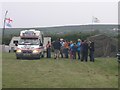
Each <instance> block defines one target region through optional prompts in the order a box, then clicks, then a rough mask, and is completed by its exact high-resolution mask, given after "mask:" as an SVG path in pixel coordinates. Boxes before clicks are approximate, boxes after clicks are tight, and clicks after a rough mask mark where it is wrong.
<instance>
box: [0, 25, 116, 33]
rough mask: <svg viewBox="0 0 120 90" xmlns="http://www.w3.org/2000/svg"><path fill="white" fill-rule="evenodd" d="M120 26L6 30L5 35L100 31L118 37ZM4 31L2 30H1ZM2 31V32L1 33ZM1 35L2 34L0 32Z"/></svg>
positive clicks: (75, 26)
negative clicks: (21, 32)
mask: <svg viewBox="0 0 120 90" xmlns="http://www.w3.org/2000/svg"><path fill="white" fill-rule="evenodd" d="M117 28H118V25H112V24H108V25H101V24H100V25H99V24H97V25H73V26H57V27H44V28H40V27H37V28H6V30H5V35H19V33H20V31H21V30H25V29H37V30H40V31H43V32H44V33H62V34H64V33H68V32H91V31H94V30H98V31H100V32H101V33H105V34H111V35H117V33H118V32H117V30H116V29H117ZM1 30H2V29H1ZM1 30H0V31H1ZM0 33H1V32H0Z"/></svg>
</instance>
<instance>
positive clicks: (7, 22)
mask: <svg viewBox="0 0 120 90" xmlns="http://www.w3.org/2000/svg"><path fill="white" fill-rule="evenodd" d="M12 21H13V20H12V19H10V18H6V19H5V25H6V26H8V27H12V25H11V23H12Z"/></svg>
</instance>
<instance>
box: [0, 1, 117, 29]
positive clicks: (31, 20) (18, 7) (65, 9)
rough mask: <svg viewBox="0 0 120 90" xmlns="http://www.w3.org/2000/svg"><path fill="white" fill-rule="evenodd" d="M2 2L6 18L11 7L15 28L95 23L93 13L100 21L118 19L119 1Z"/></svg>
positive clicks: (107, 21) (9, 15) (105, 21)
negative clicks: (6, 12)
mask: <svg viewBox="0 0 120 90" xmlns="http://www.w3.org/2000/svg"><path fill="white" fill-rule="evenodd" d="M1 5H2V6H1ZM1 5H0V8H1V7H2V8H1V9H2V13H1V17H2V19H3V18H4V14H5V11H6V10H8V14H7V17H8V18H9V17H10V18H11V19H12V20H13V22H12V27H13V28H14V27H17V28H23V27H30V28H31V27H46V26H47V27H48V26H49V27H51V26H61V25H62V26H63V25H81V24H91V23H92V16H94V17H97V18H98V19H99V20H100V23H106V24H108V23H118V2H34V3H33V2H16V3H15V2H4V3H2V4H1ZM2 21H3V20H2ZM1 23H2V24H0V27H2V26H3V22H1Z"/></svg>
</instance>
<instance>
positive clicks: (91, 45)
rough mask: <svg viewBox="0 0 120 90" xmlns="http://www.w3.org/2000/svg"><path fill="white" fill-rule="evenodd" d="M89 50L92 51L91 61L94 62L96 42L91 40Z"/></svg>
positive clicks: (90, 53)
mask: <svg viewBox="0 0 120 90" xmlns="http://www.w3.org/2000/svg"><path fill="white" fill-rule="evenodd" d="M89 51H90V52H89V56H90V61H91V62H94V51H95V48H94V42H90V45H89Z"/></svg>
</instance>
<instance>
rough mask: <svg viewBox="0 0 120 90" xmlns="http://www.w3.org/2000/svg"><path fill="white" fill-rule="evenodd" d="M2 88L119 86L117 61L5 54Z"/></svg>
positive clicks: (112, 59)
mask: <svg viewBox="0 0 120 90" xmlns="http://www.w3.org/2000/svg"><path fill="white" fill-rule="evenodd" d="M2 66H3V67H2V70H3V74H2V75H3V76H2V87H3V88H117V87H118V63H117V59H115V58H96V59H95V62H94V63H93V62H79V61H78V60H76V61H71V60H70V59H60V60H54V59H53V58H52V59H46V58H42V59H41V60H16V58H15V54H14V53H3V63H2Z"/></svg>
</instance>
